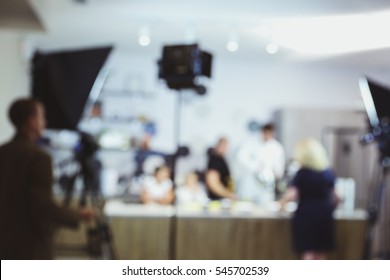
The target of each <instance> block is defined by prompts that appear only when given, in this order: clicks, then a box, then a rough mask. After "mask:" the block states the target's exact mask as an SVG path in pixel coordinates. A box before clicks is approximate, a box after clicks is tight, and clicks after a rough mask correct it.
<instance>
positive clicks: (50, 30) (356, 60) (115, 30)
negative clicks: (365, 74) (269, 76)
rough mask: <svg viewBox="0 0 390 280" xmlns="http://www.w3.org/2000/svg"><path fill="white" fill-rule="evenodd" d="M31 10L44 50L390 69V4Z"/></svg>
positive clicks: (121, 0) (135, 4)
mask: <svg viewBox="0 0 390 280" xmlns="http://www.w3.org/2000/svg"><path fill="white" fill-rule="evenodd" d="M29 2H30V3H31V4H32V6H33V7H34V8H35V10H36V12H37V13H38V14H39V15H40V17H41V21H42V22H43V25H44V26H45V29H46V32H45V33H34V34H33V35H29V36H28V38H29V39H30V40H32V41H33V42H34V44H35V45H37V46H39V47H40V48H63V47H75V46H76V47H77V46H84V45H91V44H107V43H113V44H116V45H117V46H119V47H121V48H125V49H128V50H130V51H133V52H148V53H152V54H153V55H158V54H159V52H160V49H161V46H163V45H165V44H176V43H186V42H199V43H200V45H201V47H202V48H204V49H206V50H208V51H211V52H212V53H214V54H217V55H218V56H230V57H232V58H237V59H253V58H259V59H271V58H270V57H272V59H281V60H287V61H327V62H329V63H337V64H339V65H343V66H345V67H350V66H351V67H365V68H367V67H368V68H372V69H378V70H380V69H386V68H388V66H389V65H390V36H388V26H390V1H387V0H370V1H367V0H343V1H340V0H316V1H313V0H294V1H293V0H284V1H282V0H240V1H237V0H213V1H210V0H196V1H195V0H193V1H186V0H78V1H77V0H56V1H52V0H29ZM141 33H142V34H144V35H145V34H146V35H149V36H150V40H151V43H150V45H148V46H146V47H142V46H140V44H139V43H138V39H139V36H140V35H142V34H141ZM386 37H389V39H387V38H386ZM229 40H230V41H231V40H233V41H236V42H237V43H238V44H239V48H238V50H237V51H236V52H229V51H228V50H227V48H226V46H227V43H228V41H229ZM377 41H378V42H377ZM271 42H274V43H277V46H278V52H277V53H276V54H274V55H270V54H269V53H267V51H266V46H267V45H268V44H269V43H271ZM348 43H352V44H349V45H348Z"/></svg>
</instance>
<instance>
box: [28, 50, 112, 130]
mask: <svg viewBox="0 0 390 280" xmlns="http://www.w3.org/2000/svg"><path fill="white" fill-rule="evenodd" d="M111 49H112V47H103V48H94V49H83V50H75V51H64V52H51V53H42V52H36V53H35V55H34V58H33V60H32V75H31V77H32V96H33V97H34V98H36V99H38V100H40V101H41V102H42V103H43V104H44V106H45V109H46V119H47V127H48V128H49V129H69V130H77V126H78V123H79V121H80V119H81V117H82V115H83V113H84V107H85V105H86V103H87V101H88V98H89V95H90V93H91V91H92V89H93V87H94V85H95V82H96V81H97V77H98V75H99V73H100V70H101V68H102V67H103V65H104V63H105V61H106V59H107V57H108V55H109V53H110V52H111Z"/></svg>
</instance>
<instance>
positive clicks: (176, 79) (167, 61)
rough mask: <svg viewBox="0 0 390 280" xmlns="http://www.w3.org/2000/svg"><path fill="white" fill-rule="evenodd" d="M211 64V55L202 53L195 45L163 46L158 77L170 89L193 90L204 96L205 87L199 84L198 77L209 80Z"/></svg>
mask: <svg viewBox="0 0 390 280" xmlns="http://www.w3.org/2000/svg"><path fill="white" fill-rule="evenodd" d="M211 64H212V55H211V53H208V52H205V51H202V50H201V49H200V48H199V46H198V45H197V44H191V45H170V46H164V47H163V52H162V58H161V59H160V60H159V61H158V66H159V73H158V77H159V78H160V79H163V80H165V81H166V83H167V86H168V87H169V88H170V89H175V90H181V89H193V90H195V92H196V93H197V94H199V95H204V94H206V87H205V86H204V85H202V84H200V82H199V77H201V76H205V77H208V78H211Z"/></svg>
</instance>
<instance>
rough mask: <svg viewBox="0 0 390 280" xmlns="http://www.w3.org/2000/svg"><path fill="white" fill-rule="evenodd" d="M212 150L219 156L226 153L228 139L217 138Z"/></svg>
mask: <svg viewBox="0 0 390 280" xmlns="http://www.w3.org/2000/svg"><path fill="white" fill-rule="evenodd" d="M214 151H215V152H216V153H217V154H219V155H221V156H224V155H226V154H227V151H228V139H227V138H226V137H221V138H219V139H218V142H217V144H216V145H215V148H214Z"/></svg>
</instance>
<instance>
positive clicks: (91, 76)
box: [32, 47, 115, 259]
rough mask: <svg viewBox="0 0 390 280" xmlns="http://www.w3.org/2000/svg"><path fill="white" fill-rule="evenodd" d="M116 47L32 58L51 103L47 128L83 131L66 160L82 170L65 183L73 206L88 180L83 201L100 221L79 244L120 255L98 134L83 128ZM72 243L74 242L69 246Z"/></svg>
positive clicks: (36, 92) (37, 82)
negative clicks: (78, 186)
mask: <svg viewBox="0 0 390 280" xmlns="http://www.w3.org/2000/svg"><path fill="white" fill-rule="evenodd" d="M111 50H112V47H103V48H95V49H84V50H76V51H65V52H51V53H41V52H37V53H35V55H34V58H33V61H32V95H33V97H34V98H36V99H38V100H40V101H41V102H42V103H43V104H44V107H45V108H46V116H47V128H48V129H53V130H70V131H73V132H76V133H77V134H78V136H79V141H78V144H77V145H76V146H75V147H74V148H73V149H72V152H73V157H72V158H70V159H68V160H66V161H65V162H64V163H63V164H67V163H76V165H77V170H76V171H75V172H73V173H72V174H71V175H70V176H63V177H62V178H61V180H62V181H60V185H61V187H62V189H63V191H64V193H65V195H64V200H63V205H64V206H65V207H67V206H69V205H70V202H71V201H72V196H73V192H74V189H75V183H76V181H77V179H78V178H81V179H82V182H83V188H82V190H81V194H80V198H79V206H80V207H84V206H87V204H88V203H89V204H90V206H92V207H93V208H94V209H95V210H97V211H98V212H99V213H98V215H97V218H96V220H95V225H94V226H93V227H90V228H89V229H88V231H87V239H88V242H87V244H86V246H84V247H82V248H78V249H79V250H82V251H86V252H87V253H88V254H89V255H90V256H92V257H94V258H112V259H114V258H115V253H114V248H113V245H112V236H111V231H110V228H109V224H108V222H107V219H106V217H105V216H104V213H103V206H104V199H103V197H102V194H101V190H100V173H101V163H100V161H99V160H98V159H97V157H96V152H97V151H98V149H99V146H98V144H97V142H96V141H95V139H94V137H93V136H92V135H90V134H88V133H86V132H83V131H80V130H79V129H78V124H79V122H80V119H81V118H82V116H83V114H84V112H85V111H86V110H85V108H86V107H87V109H89V108H88V107H89V106H86V105H92V104H93V103H94V102H95V101H96V98H97V96H99V94H100V90H101V87H102V86H103V84H104V81H105V79H106V77H107V74H108V71H103V69H102V68H104V67H103V66H104V64H105V62H106V60H107V58H108V56H109V54H110V52H111ZM68 247H69V246H68Z"/></svg>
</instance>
